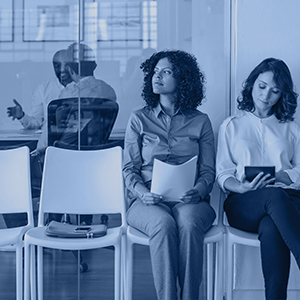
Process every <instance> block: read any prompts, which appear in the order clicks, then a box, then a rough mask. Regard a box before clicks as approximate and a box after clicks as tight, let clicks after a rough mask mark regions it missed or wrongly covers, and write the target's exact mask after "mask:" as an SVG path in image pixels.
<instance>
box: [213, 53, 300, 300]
mask: <svg viewBox="0 0 300 300" xmlns="http://www.w3.org/2000/svg"><path fill="white" fill-rule="evenodd" d="M297 97H298V95H297V94H296V93H295V92H294V87H293V81H292V77H291V74H290V71H289V69H288V67H287V65H286V64H285V63H284V62H283V61H282V60H279V59H275V58H268V59H265V60H263V61H262V62H261V63H260V64H259V65H258V66H257V67H255V68H254V70H253V71H252V72H251V73H250V75H249V76H248V78H247V80H246V81H245V83H244V88H243V91H242V96H241V97H239V98H238V108H239V109H240V110H241V111H242V113H240V114H236V115H234V116H231V117H229V118H227V119H226V120H225V121H224V122H223V124H222V125H221V127H220V131H219V141H218V151H217V182H218V184H219V186H220V187H221V188H222V189H223V190H224V192H225V193H226V194H227V198H226V200H225V203H224V209H225V212H226V214H227V217H228V222H229V224H230V226H233V227H235V228H238V229H241V230H244V231H249V232H254V233H258V234H259V240H260V243H261V248H260V249H261V259H262V269H263V275H264V280H265V294H266V299H272V300H273V299H281V300H282V299H286V297H287V284H288V278H289V269H290V252H292V253H293V255H294V256H295V258H296V261H297V264H298V267H300V191H299V189H300V128H299V126H298V125H297V124H296V123H295V122H294V121H293V120H294V118H293V115H294V113H295V110H296V107H297ZM245 166H274V167H275V176H274V177H272V176H270V174H264V173H263V172H260V173H259V174H257V175H256V177H255V178H254V179H253V180H252V181H248V180H247V179H246V176H245V171H244V167H245Z"/></svg>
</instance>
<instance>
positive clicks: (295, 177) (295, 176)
mask: <svg viewBox="0 0 300 300" xmlns="http://www.w3.org/2000/svg"><path fill="white" fill-rule="evenodd" d="M283 172H285V173H287V174H288V175H289V177H290V179H291V180H292V182H293V183H294V182H297V181H299V174H298V173H297V172H296V171H295V170H293V169H291V170H284V171H283Z"/></svg>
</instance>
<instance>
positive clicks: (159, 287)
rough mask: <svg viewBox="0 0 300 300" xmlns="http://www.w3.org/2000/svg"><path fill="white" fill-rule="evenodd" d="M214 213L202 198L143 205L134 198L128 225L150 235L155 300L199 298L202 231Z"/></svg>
mask: <svg viewBox="0 0 300 300" xmlns="http://www.w3.org/2000/svg"><path fill="white" fill-rule="evenodd" d="M215 217H216V214H215V212H214V210H213V208H212V207H211V206H210V205H209V204H208V203H207V202H204V201H201V202H199V203H197V204H184V203H161V204H157V205H148V206H146V205H144V204H143V203H142V201H140V200H136V201H135V202H134V203H133V204H132V205H131V206H130V208H129V210H128V212H127V222H128V224H129V225H130V226H133V227H135V228H136V229H138V230H140V231H142V232H144V233H145V234H147V235H148V236H149V237H150V255H151V264H152V271H153V277H154V285H155V289H156V294H157V299H158V300H176V299H177V289H176V283H177V277H178V282H179V286H180V295H181V299H182V300H198V299H199V287H200V283H201V280H202V266H203V240H204V233H205V232H206V231H207V230H208V229H209V228H210V227H211V225H212V223H213V221H214V219H215Z"/></svg>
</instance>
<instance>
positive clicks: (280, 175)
mask: <svg viewBox="0 0 300 300" xmlns="http://www.w3.org/2000/svg"><path fill="white" fill-rule="evenodd" d="M275 178H276V181H278V182H282V183H284V184H286V185H290V184H292V183H293V182H292V180H291V178H290V176H289V175H288V173H286V172H284V171H279V172H276V174H275Z"/></svg>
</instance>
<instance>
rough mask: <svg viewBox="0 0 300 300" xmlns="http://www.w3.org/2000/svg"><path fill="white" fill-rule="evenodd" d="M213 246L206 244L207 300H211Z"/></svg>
mask: <svg viewBox="0 0 300 300" xmlns="http://www.w3.org/2000/svg"><path fill="white" fill-rule="evenodd" d="M213 249H214V248H213V244H211V243H210V244H207V245H206V250H207V298H206V299H207V300H213V255H214V253H213Z"/></svg>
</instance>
